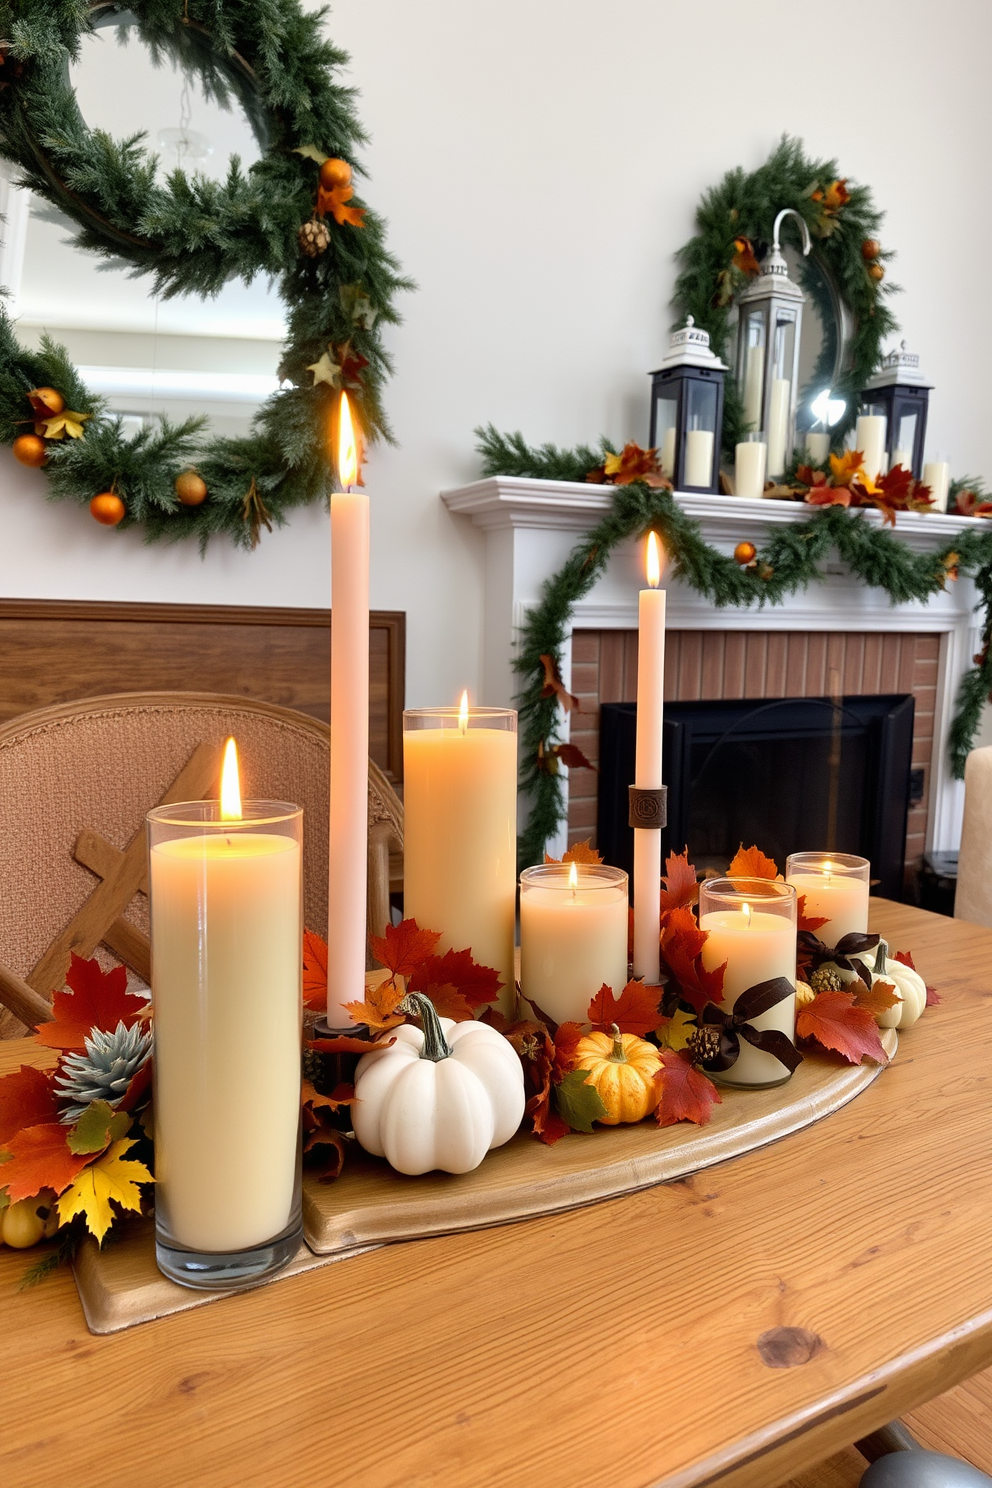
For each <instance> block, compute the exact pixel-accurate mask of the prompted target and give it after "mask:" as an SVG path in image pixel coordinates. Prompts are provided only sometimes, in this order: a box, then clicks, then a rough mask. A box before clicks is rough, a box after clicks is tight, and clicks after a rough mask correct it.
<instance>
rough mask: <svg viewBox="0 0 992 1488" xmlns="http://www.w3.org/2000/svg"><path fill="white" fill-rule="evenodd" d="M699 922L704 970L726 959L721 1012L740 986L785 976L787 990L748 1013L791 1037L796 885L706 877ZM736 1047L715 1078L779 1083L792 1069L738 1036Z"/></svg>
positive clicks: (760, 1026)
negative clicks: (758, 1010) (734, 1054)
mask: <svg viewBox="0 0 992 1488" xmlns="http://www.w3.org/2000/svg"><path fill="white" fill-rule="evenodd" d="M699 928H700V930H705V931H706V934H707V939H706V943H705V944H704V946H703V949H702V953H701V954H702V958H703V965H704V966H705V968H706V970H707V971H715V970H716V969H717V967H719V966H722V965H723V963H724V962H726V963H727V969H726V971H725V972H724V978H723V1001H722V1003H721V1009H722V1011H723V1012H725V1013H729V1012H732V1011H733V1008H734V1004H735V1002H736V1001H737V999H738V998H739V997H740V995H741V993H742V992H746V991H747V990H748V988H750V987H756V986H758V984H759V983H760V982H767V981H771V980H772V979H773V978H774V977H784V978H785V979H786V980H787V981H788V982H789V984H790V986H791V989H792V990H791V993H790V994H789V995H788V996H786V997H784V998H783V999H782V1000H781V1001H780V1002H777V1003H776V1004H775V1005H774V1007H770V1008H769V1009H768V1010H767V1011H766V1012H763V1013H759V1014H757V1015H756V1016H755V1017H753V1018H748V1020H747V1021H748V1022H749V1023H750V1024H751V1026H752V1027H753V1028H755V1029H757V1030H758V1032H759V1033H760V1032H762V1031H764V1030H766V1029H775V1030H777V1031H778V1032H779V1033H784V1034H785V1036H786V1038H787V1039H789V1041H790V1042H791V1043H795V1038H796V891H795V889H794V888H793V887H792V885H791V884H787V883H782V882H781V880H775V881H773V880H771V879H767V878H710V879H707V880H706V882H705V883H703V884H702V885H701V886H700V890H699ZM739 1042H740V1053H739V1054H738V1057H737V1059H736V1060H735V1062H734V1063H733V1064H732V1065H731V1066H730V1068H729V1069H727V1070H723V1071H721V1072H720V1073H719V1074H718V1075H716V1076H714V1078H716V1079H718V1080H720V1081H722V1083H723V1084H725V1085H751V1086H753V1085H781V1084H782V1083H783V1082H784V1081H785V1080H788V1078H789V1076H790V1074H791V1073H792V1072H791V1070H790V1069H789V1068H788V1067H787V1066H786V1065H784V1064H783V1063H782V1061H781V1060H780V1059H776V1057H775V1055H774V1054H769V1053H768V1052H767V1051H766V1050H764V1049H756V1048H755V1047H754V1045H753V1044H749V1043H748V1042H747V1040H746V1039H745V1038H744V1037H743V1035H741V1036H740V1040H739Z"/></svg>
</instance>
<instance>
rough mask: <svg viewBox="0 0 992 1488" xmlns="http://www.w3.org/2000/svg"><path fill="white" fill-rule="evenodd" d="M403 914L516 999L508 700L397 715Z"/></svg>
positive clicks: (513, 739) (510, 1000) (506, 1006)
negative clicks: (501, 704) (466, 956)
mask: <svg viewBox="0 0 992 1488" xmlns="http://www.w3.org/2000/svg"><path fill="white" fill-rule="evenodd" d="M403 805H404V834H403V913H404V914H405V915H406V917H407V918H408V919H415V920H416V921H417V924H418V925H420V926H421V927H422V928H423V929H425V930H439V931H440V932H441V937H442V938H441V941H440V943H439V946H438V950H439V951H440V952H442V953H443V952H444V951H447V950H455V951H460V950H464V949H465V948H467V947H468V948H471V951H472V954H473V956H474V957H475V959H476V961H478V962H480V963H481V964H482V965H483V966H493V967H495V968H496V970H497V971H498V972H499V975H500V980H501V981H502V983H503V986H502V990H501V992H500V994H499V1006H500V1008H501V1009H502V1011H503V1012H505V1013H507V1014H508V1015H510V1014H512V1012H513V1010H514V1006H515V1002H516V994H515V981H514V967H513V941H514V921H515V907H516V889H517V715H516V713H515V712H514V711H513V709H512V708H470V707H469V706H468V695H467V693H463V694H462V701H461V706H460V707H459V708H409V709H407V711H406V712H405V713H404V714H403Z"/></svg>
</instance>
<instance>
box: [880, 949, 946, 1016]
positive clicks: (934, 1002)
mask: <svg viewBox="0 0 992 1488" xmlns="http://www.w3.org/2000/svg"><path fill="white" fill-rule="evenodd" d="M892 959H893V961H901V962H902V964H903V966H908V967H909V969H910V971H916V967H915V965H914V964H913V957H912V955H911V954H910V952H909V951H896V953H895V955H894V956H893V957H892ZM917 975H919V973H917ZM923 985H924V986H925V987H926V989H927V1007H939V1006H940V1004H941V1003H942V1002H943V1000H944V999H943V998H942V997H941V995H940V993H939V992H938V991H937V989H936V987H931V985H930V983H929V982H924V984H923Z"/></svg>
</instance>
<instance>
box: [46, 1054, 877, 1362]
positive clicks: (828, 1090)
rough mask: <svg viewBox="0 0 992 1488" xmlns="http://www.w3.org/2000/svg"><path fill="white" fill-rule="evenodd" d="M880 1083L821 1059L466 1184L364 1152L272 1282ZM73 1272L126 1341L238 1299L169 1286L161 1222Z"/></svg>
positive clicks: (448, 1228)
mask: <svg viewBox="0 0 992 1488" xmlns="http://www.w3.org/2000/svg"><path fill="white" fill-rule="evenodd" d="M881 1039H882V1045H883V1047H884V1049H885V1051H886V1053H887V1054H888V1056H889V1058H890V1059H892V1058H893V1056H894V1055H895V1052H896V1049H897V1047H898V1038H897V1035H896V1032H895V1030H894V1029H885V1030H883V1031H882V1033H881ZM878 1074H879V1066H877V1065H873V1064H864V1065H858V1066H856V1067H855V1066H852V1065H846V1064H845V1065H841V1064H839V1063H833V1062H831V1061H830V1059H829V1057H827V1058H816V1059H813V1060H808V1061H806V1062H805V1063H803V1064H801V1065H800V1066H799V1068H798V1069H797V1071H796V1073H795V1074H794V1075H793V1077H792V1079H791V1080H790V1081H789V1082H788V1084H786V1085H781V1086H778V1087H776V1088H774V1089H771V1090H735V1089H733V1088H731V1087H729V1086H725V1087H724V1088H723V1090H722V1092H721V1093H722V1096H723V1104H722V1105H719V1106H715V1107H714V1108H713V1116H712V1118H711V1120H710V1122H709V1124H708V1125H707V1126H704V1127H698V1126H693V1125H690V1124H688V1123H680V1124H679V1125H678V1126H670V1127H665V1128H664V1129H659V1128H658V1127H657V1126H656V1125H655V1123H654V1122H653V1121H650V1120H648V1121H644V1122H641V1123H640V1124H639V1125H638V1126H620V1127H603V1128H600V1129H598V1130H597V1131H596V1132H595V1133H593V1134H592V1135H591V1136H584V1135H582V1134H581V1133H578V1134H576V1135H575V1136H570V1137H567V1138H565V1139H564V1140H563V1141H561V1142H558V1143H556V1145H555V1146H554V1147H545V1146H544V1145H543V1144H542V1143H540V1142H536V1141H535V1140H534V1139H533V1137H531V1136H525V1135H518V1136H516V1137H514V1138H513V1140H512V1141H511V1142H508V1143H507V1144H506V1146H505V1147H500V1148H498V1149H497V1150H496V1151H495V1152H491V1153H490V1154H489V1156H488V1157H487V1158H486V1160H485V1162H484V1163H483V1164H482V1166H481V1167H479V1168H476V1170H475V1172H473V1173H464V1174H461V1175H458V1176H455V1175H453V1174H448V1173H428V1174H425V1175H424V1176H423V1177H420V1178H409V1177H405V1176H404V1175H403V1174H401V1173H395V1172H394V1171H393V1170H392V1168H390V1167H389V1165H388V1164H387V1163H386V1162H385V1161H384V1160H383V1159H381V1158H374V1157H370V1156H369V1155H368V1154H367V1153H364V1152H362V1151H361V1149H360V1148H358V1147H357V1146H356V1147H354V1149H353V1150H352V1151H349V1153H348V1158H347V1163H346V1166H345V1171H344V1173H343V1174H342V1176H341V1177H340V1178H338V1179H336V1180H335V1181H334V1182H333V1183H321V1182H320V1181H319V1180H318V1179H315V1178H312V1177H310V1176H309V1175H305V1176H304V1182H303V1222H304V1232H305V1234H306V1239H307V1245H301V1247H300V1250H299V1252H298V1254H297V1256H296V1258H295V1259H294V1260H293V1261H292V1262H291V1264H290V1265H289V1266H287V1267H286V1268H285V1269H284V1270H283V1271H280V1272H279V1273H278V1274H277V1275H276V1276H274V1277H272V1278H270V1279H271V1280H272V1281H280V1280H282V1279H283V1278H284V1277H288V1276H297V1275H299V1273H300V1272H301V1271H310V1270H313V1269H314V1268H316V1267H318V1266H326V1265H329V1264H331V1263H332V1262H334V1261H339V1260H345V1259H347V1258H348V1257H350V1256H357V1255H364V1254H365V1253H366V1252H367V1251H369V1250H375V1249H377V1248H378V1247H379V1246H381V1245H385V1244H390V1243H393V1242H396V1241H399V1240H412V1239H416V1238H423V1237H425V1236H428V1235H443V1234H449V1233H451V1232H452V1231H455V1230H468V1229H481V1228H484V1227H485V1226H488V1225H496V1224H506V1223H509V1222H512V1221H516V1220H522V1219H530V1218H533V1217H535V1216H536V1215H539V1214H550V1213H554V1212H556V1211H561V1210H565V1209H575V1208H578V1207H579V1206H580V1205H583V1204H592V1203H595V1202H596V1201H597V1200H599V1199H606V1198H612V1197H614V1196H616V1195H618V1194H623V1193H632V1192H633V1191H634V1190H636V1189H639V1188H649V1187H651V1186H652V1185H653V1184H655V1183H664V1182H666V1181H670V1180H672V1179H674V1178H683V1177H685V1176H687V1175H688V1174H689V1173H694V1172H698V1171H699V1170H700V1169H701V1168H707V1167H710V1166H711V1165H712V1164H713V1163H718V1162H723V1161H724V1160H725V1159H726V1158H728V1157H736V1156H738V1155H739V1154H740V1153H744V1152H750V1151H751V1150H753V1149H754V1148H756V1147H763V1146H765V1145H766V1144H767V1143H768V1142H774V1141H777V1140H778V1138H779V1137H784V1136H788V1135H789V1133H790V1132H795V1131H799V1130H801V1128H802V1127H804V1126H809V1125H811V1123H812V1122H814V1121H819V1120H820V1118H821V1117H823V1116H827V1115H829V1114H830V1112H831V1111H836V1110H839V1108H840V1107H841V1106H844V1105H846V1104H847V1102H848V1101H849V1100H852V1099H853V1098H854V1096H856V1095H858V1094H859V1092H860V1091H862V1090H864V1089H865V1088H866V1087H867V1086H868V1085H870V1084H871V1082H872V1081H873V1080H874V1079H875V1078H876V1076H877V1075H878ZM308 1247H309V1248H308ZM73 1266H74V1271H75V1275H76V1285H77V1288H78V1290H79V1297H80V1301H81V1303H82V1306H83V1312H84V1314H85V1316H86V1322H87V1325H88V1326H89V1328H90V1331H91V1332H93V1333H116V1332H119V1331H120V1330H121V1329H123V1328H131V1327H134V1325H135V1324H137V1323H146V1322H150V1321H151V1320H152V1319H154V1318H158V1317H166V1316H168V1315H169V1314H170V1313H173V1312H183V1311H186V1310H187V1309H189V1308H192V1307H203V1306H205V1305H206V1304H207V1303H208V1302H216V1301H218V1300H219V1299H220V1298H222V1297H226V1296H230V1295H233V1294H232V1293H231V1292H198V1291H193V1290H191V1289H190V1288H188V1287H181V1286H178V1285H176V1283H175V1282H171V1281H169V1280H167V1279H166V1277H164V1276H163V1275H162V1274H161V1272H160V1271H159V1270H158V1267H157V1266H156V1264H155V1238H154V1224H153V1222H152V1221H151V1220H147V1221H143V1222H141V1223H131V1224H128V1226H127V1227H126V1230H125V1233H124V1237H123V1238H122V1239H120V1240H118V1241H116V1242H113V1243H111V1244H108V1245H107V1247H106V1248H105V1249H104V1250H100V1249H98V1248H97V1245H96V1243H95V1242H94V1241H92V1240H87V1241H85V1242H84V1244H83V1245H82V1247H81V1248H80V1250H79V1253H78V1254H77V1256H76V1259H75V1262H74V1263H73ZM267 1284H268V1283H267V1282H260V1283H256V1285H262V1286H264V1285H267ZM242 1290H246V1291H247V1290H250V1288H247V1287H246V1288H243V1289H242Z"/></svg>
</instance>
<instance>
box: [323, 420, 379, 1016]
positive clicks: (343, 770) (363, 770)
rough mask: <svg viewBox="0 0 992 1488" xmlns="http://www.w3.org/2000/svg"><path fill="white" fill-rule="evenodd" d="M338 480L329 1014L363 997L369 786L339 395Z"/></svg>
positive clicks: (360, 579) (361, 606)
mask: <svg viewBox="0 0 992 1488" xmlns="http://www.w3.org/2000/svg"><path fill="white" fill-rule="evenodd" d="M337 474H338V483H339V484H340V485H341V486H342V487H343V488H344V489H343V490H341V491H335V492H334V493H333V495H332V496H331V791H330V828H329V835H328V882H327V1021H328V1023H329V1024H330V1026H331V1028H338V1029H340V1028H346V1027H347V1026H348V1025H349V1024H350V1023H351V1021H352V1019H351V1014H350V1013H349V1012H348V1011H347V1008H346V1006H345V1004H346V1003H349V1002H361V1001H362V1000H363V998H364V996H365V948H366V934H367V932H366V895H367V881H368V834H369V825H368V788H369V498H368V497H367V496H366V494H365V492H364V491H353V490H352V489H351V488H352V486H353V485H354V483H355V482H356V481H357V479H358V443H357V439H356V437H355V432H354V428H353V425H352V421H351V409H350V406H349V403H348V394H347V393H342V394H341V411H340V418H339V430H338V454H337Z"/></svg>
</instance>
